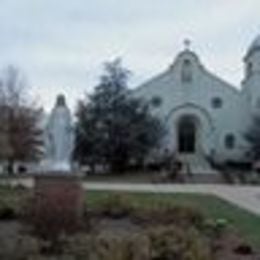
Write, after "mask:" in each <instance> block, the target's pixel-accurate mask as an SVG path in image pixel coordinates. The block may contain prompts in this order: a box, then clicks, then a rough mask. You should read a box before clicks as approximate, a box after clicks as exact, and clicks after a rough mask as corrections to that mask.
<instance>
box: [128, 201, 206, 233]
mask: <svg viewBox="0 0 260 260" xmlns="http://www.w3.org/2000/svg"><path fill="white" fill-rule="evenodd" d="M132 216H133V218H134V221H137V222H138V223H140V224H143V225H144V226H150V225H171V224H176V225H178V226H182V227H187V226H188V227H189V226H195V227H198V228H200V227H202V226H203V224H204V216H203V214H202V213H201V212H200V211H199V210H197V209H195V208H193V207H187V206H181V205H175V206H172V205H162V206H159V207H158V206H155V207H154V208H152V209H137V210H136V211H135V213H134V214H132Z"/></svg>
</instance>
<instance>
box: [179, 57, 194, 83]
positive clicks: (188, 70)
mask: <svg viewBox="0 0 260 260" xmlns="http://www.w3.org/2000/svg"><path fill="white" fill-rule="evenodd" d="M181 80H182V82H185V83H189V82H191V81H192V66H191V61H190V60H189V59H185V60H184V61H183V65H182V72H181Z"/></svg>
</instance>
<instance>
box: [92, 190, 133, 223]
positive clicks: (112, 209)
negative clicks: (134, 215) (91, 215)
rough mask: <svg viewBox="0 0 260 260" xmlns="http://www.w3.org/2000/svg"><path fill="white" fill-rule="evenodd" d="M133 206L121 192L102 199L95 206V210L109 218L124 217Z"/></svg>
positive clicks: (129, 212)
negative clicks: (96, 206)
mask: <svg viewBox="0 0 260 260" xmlns="http://www.w3.org/2000/svg"><path fill="white" fill-rule="evenodd" d="M133 209H134V207H133V205H132V203H131V201H130V200H128V199H127V197H126V196H124V195H122V194H113V195H111V196H108V197H107V198H106V199H104V200H103V201H102V202H101V203H100V205H99V206H98V208H97V212H99V214H102V215H104V216H107V217H111V218H122V217H126V216H128V215H129V214H131V212H132V211H133Z"/></svg>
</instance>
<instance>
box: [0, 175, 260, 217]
mask: <svg viewBox="0 0 260 260" xmlns="http://www.w3.org/2000/svg"><path fill="white" fill-rule="evenodd" d="M0 184H3V185H12V186H16V185H19V184H21V185H23V186H26V187H28V188H32V187H33V186H34V181H33V179H32V178H21V179H18V178H16V179H0ZM82 186H83V188H84V189H86V190H103V191H126V192H127V191H130V192H147V193H149V192H152V193H199V194H211V195H215V196H217V197H219V198H222V199H224V200H226V201H228V202H230V203H232V204H235V205H237V206H238V207H240V208H243V209H246V210H248V211H250V212H251V213H254V214H257V215H259V216H260V186H242V185H222V184H126V183H100V182H83V183H82Z"/></svg>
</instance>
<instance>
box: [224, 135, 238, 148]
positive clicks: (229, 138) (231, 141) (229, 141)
mask: <svg viewBox="0 0 260 260" xmlns="http://www.w3.org/2000/svg"><path fill="white" fill-rule="evenodd" d="M235 142H236V138H235V136H234V135H233V134H227V135H226V136H225V146H226V148H227V149H230V150H231V149H233V148H234V147H235Z"/></svg>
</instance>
